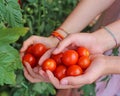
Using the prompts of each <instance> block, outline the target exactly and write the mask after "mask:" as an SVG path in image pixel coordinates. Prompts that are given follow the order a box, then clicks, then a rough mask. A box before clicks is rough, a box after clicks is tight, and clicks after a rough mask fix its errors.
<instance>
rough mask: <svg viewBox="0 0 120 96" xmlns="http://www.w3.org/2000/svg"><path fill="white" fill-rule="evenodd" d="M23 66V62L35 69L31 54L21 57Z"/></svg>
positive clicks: (33, 58) (34, 61) (34, 60)
mask: <svg viewBox="0 0 120 96" xmlns="http://www.w3.org/2000/svg"><path fill="white" fill-rule="evenodd" d="M22 62H23V65H25V62H27V63H29V64H30V65H31V67H32V68H33V67H35V65H36V59H35V57H34V56H32V55H31V54H29V53H27V54H25V55H24V56H23V59H22Z"/></svg>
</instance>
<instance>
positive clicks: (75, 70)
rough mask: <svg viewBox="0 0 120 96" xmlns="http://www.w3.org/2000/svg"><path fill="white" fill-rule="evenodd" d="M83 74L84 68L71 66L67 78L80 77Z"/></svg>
mask: <svg viewBox="0 0 120 96" xmlns="http://www.w3.org/2000/svg"><path fill="white" fill-rule="evenodd" d="M82 73H83V70H82V68H81V67H80V66H79V65H71V66H70V67H68V69H67V76H78V75H81V74H82Z"/></svg>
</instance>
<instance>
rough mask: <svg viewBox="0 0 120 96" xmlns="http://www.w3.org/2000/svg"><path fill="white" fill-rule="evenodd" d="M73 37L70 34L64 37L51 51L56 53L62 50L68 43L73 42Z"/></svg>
mask: <svg viewBox="0 0 120 96" xmlns="http://www.w3.org/2000/svg"><path fill="white" fill-rule="evenodd" d="M73 41H74V40H73V37H72V36H68V37H66V38H65V39H64V40H62V41H61V42H60V43H59V44H58V46H57V47H56V48H55V50H54V51H53V54H58V53H60V52H62V51H63V50H64V49H66V48H67V47H68V46H69V45H71V44H72V43H73Z"/></svg>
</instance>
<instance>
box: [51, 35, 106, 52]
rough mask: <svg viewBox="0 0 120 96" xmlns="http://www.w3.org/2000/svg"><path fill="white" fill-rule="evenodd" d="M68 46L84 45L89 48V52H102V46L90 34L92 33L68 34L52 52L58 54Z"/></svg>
mask: <svg viewBox="0 0 120 96" xmlns="http://www.w3.org/2000/svg"><path fill="white" fill-rule="evenodd" d="M70 46H72V47H79V46H83V47H86V48H87V49H88V50H89V52H90V54H98V53H103V52H104V50H103V46H100V45H99V44H98V40H97V38H96V37H95V36H94V35H92V33H74V34H70V35H69V36H67V37H66V38H65V39H64V40H62V41H61V42H60V43H59V44H58V46H57V47H56V49H55V50H54V51H53V54H58V53H60V52H62V51H63V50H64V49H65V48H68V47H70Z"/></svg>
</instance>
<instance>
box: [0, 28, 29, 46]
mask: <svg viewBox="0 0 120 96" xmlns="http://www.w3.org/2000/svg"><path fill="white" fill-rule="evenodd" d="M27 31H28V28H6V29H1V30H0V44H10V43H14V42H15V41H17V40H18V39H19V37H20V36H23V35H25V34H26V32H27Z"/></svg>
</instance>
